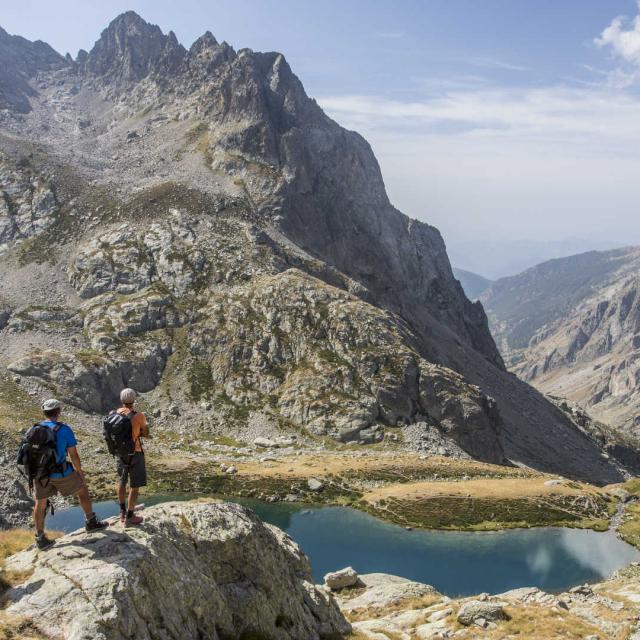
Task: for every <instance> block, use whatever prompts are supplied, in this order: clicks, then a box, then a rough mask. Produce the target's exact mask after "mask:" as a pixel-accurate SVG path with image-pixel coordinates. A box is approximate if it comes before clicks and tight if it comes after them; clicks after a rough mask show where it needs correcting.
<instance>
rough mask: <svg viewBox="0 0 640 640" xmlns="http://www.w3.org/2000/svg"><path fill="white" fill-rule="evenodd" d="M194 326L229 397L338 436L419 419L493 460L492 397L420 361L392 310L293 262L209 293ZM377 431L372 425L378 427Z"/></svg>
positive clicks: (201, 353)
mask: <svg viewBox="0 0 640 640" xmlns="http://www.w3.org/2000/svg"><path fill="white" fill-rule="evenodd" d="M202 316H203V321H202V324H201V325H200V326H197V327H194V329H193V333H192V334H191V343H192V349H193V352H194V355H195V356H196V357H197V358H198V359H199V360H200V362H202V363H203V365H202V366H204V367H207V368H208V370H209V371H210V375H211V378H210V380H211V385H212V389H211V392H212V393H215V386H214V385H216V383H217V385H218V386H219V387H222V388H224V390H225V393H226V395H227V396H228V397H229V398H230V399H231V400H232V401H235V402H244V403H247V402H249V403H254V404H258V405H260V404H262V403H264V402H269V403H271V405H272V406H275V407H277V408H278V409H279V411H280V412H281V413H282V415H284V416H286V417H287V418H289V419H290V420H291V421H293V422H294V423H296V424H299V425H303V426H305V427H307V428H308V429H310V430H311V431H313V432H314V433H317V434H319V435H326V434H330V435H332V436H334V437H335V438H337V439H339V440H342V441H343V442H348V441H355V442H358V441H360V440H362V439H363V438H367V437H372V438H374V437H375V431H372V432H371V433H370V430H371V429H372V428H375V429H380V428H381V427H383V426H384V425H391V426H396V425H397V424H411V423H413V422H414V421H415V419H416V416H422V417H423V419H424V418H425V417H426V418H427V419H428V420H429V421H430V423H431V425H432V428H433V429H436V430H439V431H442V432H443V433H445V434H446V435H448V436H450V437H451V438H452V439H453V440H455V441H456V442H458V443H459V444H460V446H461V447H462V448H463V449H464V450H465V451H467V452H468V453H470V454H471V455H473V456H476V457H478V458H481V459H484V460H487V461H492V462H503V461H504V454H503V452H502V447H501V445H500V441H499V431H500V425H501V422H500V416H499V413H498V411H497V409H496V407H495V403H494V401H493V400H491V399H490V398H487V397H486V396H484V395H483V394H482V393H481V392H480V390H479V389H478V388H477V387H474V386H471V385H469V384H468V383H466V382H465V381H464V379H463V378H462V377H461V376H459V375H458V374H456V373H455V372H454V371H451V370H449V369H446V368H445V367H440V366H437V365H433V364H431V363H428V362H426V361H425V360H424V359H422V358H421V357H420V356H419V354H418V353H417V352H416V351H415V350H413V349H412V346H411V345H414V344H416V343H417V338H416V337H415V336H414V335H412V334H411V332H410V331H409V329H408V327H407V326H406V325H405V324H404V323H403V322H402V320H401V319H400V318H398V317H397V316H394V315H393V314H391V313H389V312H384V311H382V310H380V309H378V308H376V307H373V306H371V305H369V304H367V303H364V302H363V301H362V300H360V299H359V298H357V297H355V296H352V295H350V294H349V293H347V292H345V291H342V290H340V289H336V288H334V287H330V286H328V285H325V284H324V283H322V282H321V281H319V280H317V279H315V278H312V277H311V276H308V275H306V274H304V273H302V272H300V271H298V270H289V271H285V272H284V273H281V274H278V275H276V276H273V277H268V278H263V279H259V280H257V281H255V282H254V283H252V284H251V285H249V286H248V287H246V288H244V289H242V290H238V289H235V290H233V291H232V292H230V293H227V294H225V295H221V296H215V297H213V298H212V300H211V301H210V302H209V304H208V306H207V308H206V310H204V312H203V314H202ZM380 435H382V432H380Z"/></svg>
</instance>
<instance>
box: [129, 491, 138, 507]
mask: <svg viewBox="0 0 640 640" xmlns="http://www.w3.org/2000/svg"><path fill="white" fill-rule="evenodd" d="M139 493H140V489H138V488H137V487H136V488H135V489H134V488H133V487H131V489H130V490H129V511H133V510H134V509H135V508H136V503H137V502H138V494H139Z"/></svg>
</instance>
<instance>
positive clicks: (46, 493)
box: [33, 398, 108, 549]
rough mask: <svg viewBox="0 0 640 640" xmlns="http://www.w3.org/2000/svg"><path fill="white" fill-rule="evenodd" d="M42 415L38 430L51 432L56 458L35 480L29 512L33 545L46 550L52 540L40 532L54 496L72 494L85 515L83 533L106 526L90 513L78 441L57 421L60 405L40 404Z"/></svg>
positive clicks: (48, 402) (42, 529)
mask: <svg viewBox="0 0 640 640" xmlns="http://www.w3.org/2000/svg"><path fill="white" fill-rule="evenodd" d="M42 411H43V412H44V415H45V418H46V420H44V421H43V422H41V423H40V426H43V427H48V428H49V429H53V430H54V433H55V444H56V454H57V459H56V463H55V465H54V466H53V468H51V470H50V471H49V472H48V473H47V475H46V476H45V477H44V478H37V479H36V480H35V481H34V483H33V485H34V488H35V498H36V504H35V507H34V510H33V519H34V522H35V526H36V544H37V546H38V548H39V549H46V548H47V547H50V546H51V545H52V544H53V540H50V539H49V538H47V536H46V534H45V532H44V521H45V516H46V513H47V503H48V501H49V498H51V497H52V496H54V495H56V494H57V493H60V494H61V495H63V496H70V495H73V494H75V495H76V496H78V501H79V502H80V506H81V507H82V510H83V511H84V513H85V517H86V523H85V528H86V530H87V531H96V530H98V529H104V528H105V527H106V526H108V524H107V523H106V522H100V521H99V520H98V518H97V516H96V514H95V513H94V512H93V505H92V503H91V498H90V496H89V489H88V488H87V485H86V483H85V480H84V473H83V471H82V464H81V462H80V455H79V453H78V449H77V448H76V447H77V444H78V441H77V440H76V437H75V435H74V433H73V430H72V429H71V427H70V426H69V425H68V424H64V423H62V422H60V420H59V418H60V414H61V412H62V403H61V402H59V401H58V400H55V399H53V398H52V399H50V400H47V401H45V402H44V403H43V405H42ZM34 428H35V427H34ZM67 454H68V456H69V458H71V463H69V461H68V460H67Z"/></svg>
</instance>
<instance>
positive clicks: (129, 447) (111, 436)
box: [102, 411, 136, 458]
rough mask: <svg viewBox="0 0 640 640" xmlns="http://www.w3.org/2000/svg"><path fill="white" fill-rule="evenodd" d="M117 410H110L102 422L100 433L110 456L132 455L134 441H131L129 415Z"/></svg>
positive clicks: (134, 448)
mask: <svg viewBox="0 0 640 640" xmlns="http://www.w3.org/2000/svg"><path fill="white" fill-rule="evenodd" d="M133 415H134V414H133V413H130V414H129V415H123V414H121V413H118V412H117V411H113V412H111V413H110V414H109V415H108V416H107V417H106V418H105V419H104V421H103V422H102V433H103V435H104V440H105V442H106V443H107V449H108V450H109V453H110V454H111V455H112V456H120V457H121V458H126V457H127V456H130V455H133V453H134V452H135V450H136V443H135V442H134V441H133V434H132V427H131V417H132V416H133Z"/></svg>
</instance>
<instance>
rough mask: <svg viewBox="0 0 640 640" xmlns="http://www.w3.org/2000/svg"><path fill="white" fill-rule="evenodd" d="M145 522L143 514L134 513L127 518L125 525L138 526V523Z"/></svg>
mask: <svg viewBox="0 0 640 640" xmlns="http://www.w3.org/2000/svg"><path fill="white" fill-rule="evenodd" d="M143 522H144V518H143V517H142V516H137V515H135V514H134V515H132V516H129V517H128V518H126V519H125V521H124V526H125V527H137V526H138V525H140V524H142V523H143Z"/></svg>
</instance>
